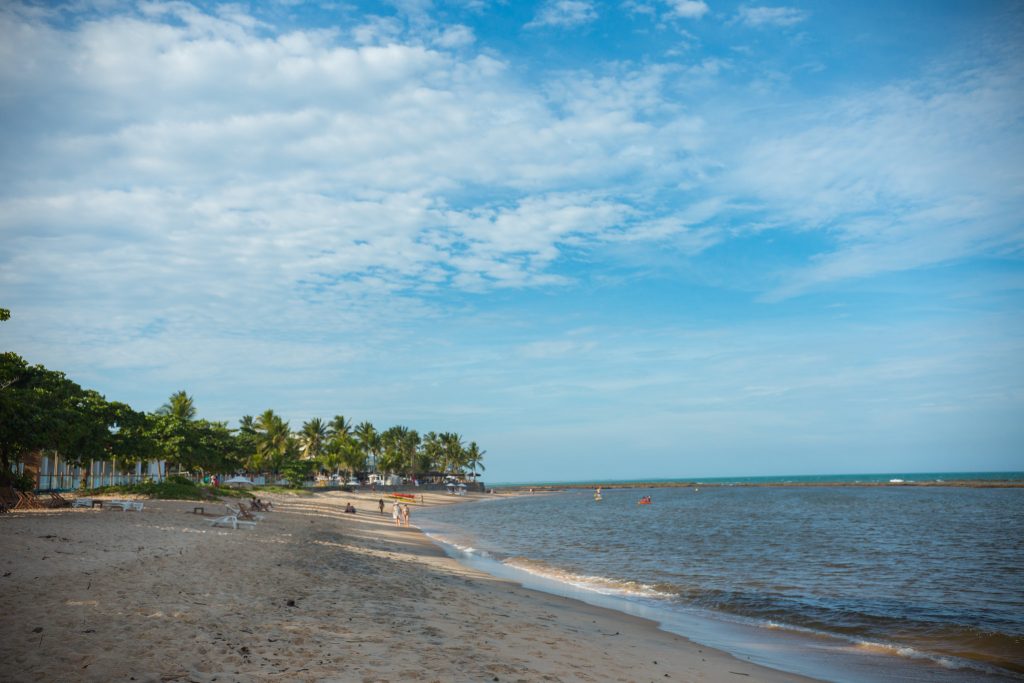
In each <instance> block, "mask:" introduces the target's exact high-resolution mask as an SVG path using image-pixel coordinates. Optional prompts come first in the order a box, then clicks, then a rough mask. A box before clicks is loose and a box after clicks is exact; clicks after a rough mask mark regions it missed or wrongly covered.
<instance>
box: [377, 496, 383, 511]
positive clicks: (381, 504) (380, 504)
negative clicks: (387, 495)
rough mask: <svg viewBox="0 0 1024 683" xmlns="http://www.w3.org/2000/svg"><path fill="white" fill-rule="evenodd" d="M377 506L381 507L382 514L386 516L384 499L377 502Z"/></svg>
mask: <svg viewBox="0 0 1024 683" xmlns="http://www.w3.org/2000/svg"><path fill="white" fill-rule="evenodd" d="M377 505H379V506H380V514H382V515H383V514H384V499H383V498H381V499H380V500H378V501H377Z"/></svg>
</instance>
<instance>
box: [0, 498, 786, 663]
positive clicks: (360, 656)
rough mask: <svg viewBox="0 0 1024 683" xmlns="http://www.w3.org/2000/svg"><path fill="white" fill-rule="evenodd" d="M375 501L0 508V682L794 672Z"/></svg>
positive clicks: (433, 500)
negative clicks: (213, 518)
mask: <svg viewBox="0 0 1024 683" xmlns="http://www.w3.org/2000/svg"><path fill="white" fill-rule="evenodd" d="M378 498H379V496H375V495H372V494H370V493H356V494H346V493H340V492H325V493H317V494H315V495H313V496H311V497H287V496H276V497H271V500H273V501H274V505H275V510H274V511H273V512H270V513H268V514H267V515H266V516H265V519H263V520H262V521H260V522H258V523H257V524H256V526H255V527H254V528H240V529H237V530H233V529H230V528H213V527H211V526H209V524H208V523H207V520H208V519H209V517H204V516H201V515H198V514H195V513H193V508H194V507H195V506H196V505H200V503H193V502H189V501H146V502H145V509H144V510H143V511H142V512H131V511H129V512H122V511H119V510H110V509H106V508H104V509H100V508H94V509H74V510H72V509H64V510H45V511H29V512H16V513H11V514H6V515H4V516H2V517H0V575H2V578H0V615H2V616H0V660H2V661H3V662H4V667H3V673H2V675H0V678H2V679H3V680H4V681H40V680H53V681H196V682H206V681H218V682H225V681H399V680H413V681H666V680H676V681H741V680H757V681H798V680H806V679H802V678H800V677H799V676H795V675H790V674H786V673H781V672H777V671H773V670H770V669H765V668H762V667H759V666H757V665H754V664H751V663H750V662H745V661H741V660H739V659H736V658H734V657H732V656H730V655H728V654H725V653H721V652H717V651H714V650H711V649H709V648H707V647H704V646H701V645H696V644H694V643H691V642H690V641H688V640H686V639H685V638H682V637H680V636H677V635H674V634H671V633H667V632H665V631H662V630H660V629H659V628H657V625H656V624H655V623H653V622H650V621H646V620H643V619H637V618H634V617H630V616H627V615H624V614H621V613H618V612H614V611H611V610H606V609H602V608H598V607H593V606H590V605H587V604H584V603H582V602H579V601H575V600H571V599H566V598H562V597H558V596H553V595H549V594H545V593H540V592H535V591H531V590H527V589H524V588H522V587H520V586H518V585H516V584H513V583H509V582H505V581H500V580H496V579H494V578H492V577H490V576H487V575H484V574H481V573H479V572H476V571H474V570H471V569H468V568H466V567H463V566H462V565H460V564H459V563H457V562H456V561H454V560H452V559H450V558H448V557H447V556H445V555H444V553H443V552H442V551H441V550H440V549H439V548H438V547H437V546H436V545H434V544H433V543H432V542H431V541H430V540H429V539H428V538H426V537H425V536H424V535H423V534H422V533H420V532H419V531H418V530H417V529H415V528H395V527H394V526H393V524H392V522H391V518H390V509H389V510H388V514H387V515H383V516H382V515H380V514H379V513H378V510H377V500H378ZM454 500H457V499H455V498H453V497H451V496H446V495H443V494H436V493H435V494H429V493H428V494H426V496H425V504H426V505H440V504H450V503H452V502H453V501H454ZM349 502H351V503H353V504H354V505H355V506H356V508H357V510H358V513H357V514H355V515H351V514H343V513H342V510H343V508H344V506H345V504H346V503H349ZM203 505H204V508H205V510H204V512H205V513H206V514H210V513H213V512H220V511H221V510H222V509H223V508H222V506H221V505H219V504H211V503H205V504H203ZM418 508H419V506H415V507H413V509H412V522H413V524H414V525H415V522H416V512H417V509H418Z"/></svg>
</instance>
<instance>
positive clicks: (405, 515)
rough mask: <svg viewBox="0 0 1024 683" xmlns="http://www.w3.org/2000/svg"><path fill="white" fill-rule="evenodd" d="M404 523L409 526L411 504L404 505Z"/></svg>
mask: <svg viewBox="0 0 1024 683" xmlns="http://www.w3.org/2000/svg"><path fill="white" fill-rule="evenodd" d="M402 525H403V526H409V505H408V504H407V503H406V504H404V505H402Z"/></svg>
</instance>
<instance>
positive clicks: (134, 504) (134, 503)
mask: <svg viewBox="0 0 1024 683" xmlns="http://www.w3.org/2000/svg"><path fill="white" fill-rule="evenodd" d="M107 507H108V508H110V509H113V508H121V512H127V511H128V510H135V511H136V512H142V501H141V500H108V501H107Z"/></svg>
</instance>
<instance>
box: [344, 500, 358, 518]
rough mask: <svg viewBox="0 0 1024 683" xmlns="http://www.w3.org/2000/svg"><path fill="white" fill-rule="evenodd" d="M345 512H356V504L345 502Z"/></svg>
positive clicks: (351, 513) (352, 513)
mask: <svg viewBox="0 0 1024 683" xmlns="http://www.w3.org/2000/svg"><path fill="white" fill-rule="evenodd" d="M345 512H346V513H347V514H350V515H354V514H356V506H355V505H353V504H352V503H347V504H346V505H345Z"/></svg>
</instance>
